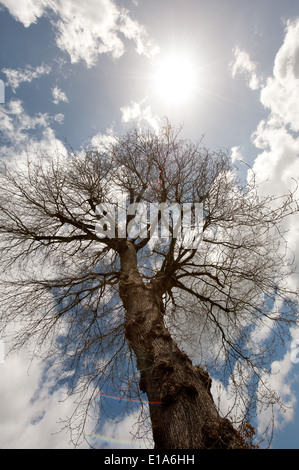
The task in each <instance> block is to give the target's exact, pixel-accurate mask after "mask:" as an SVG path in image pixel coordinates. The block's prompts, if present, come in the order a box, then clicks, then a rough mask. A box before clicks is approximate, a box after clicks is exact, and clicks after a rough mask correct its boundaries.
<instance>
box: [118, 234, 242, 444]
mask: <svg viewBox="0 0 299 470" xmlns="http://www.w3.org/2000/svg"><path fill="white" fill-rule="evenodd" d="M120 255H121V271H122V275H121V281H120V296H121V298H122V301H123V304H124V307H125V310H126V336H127V339H128V340H129V342H130V344H131V346H132V348H133V350H134V352H135V354H136V358H137V366H138V369H139V370H140V377H141V378H140V390H141V391H142V392H145V393H146V394H147V397H148V401H149V404H150V417H151V423H152V431H153V438H154V442H155V449H205V448H219V449H224V448H230V449H233V448H247V447H248V445H247V444H246V442H245V441H244V439H243V438H242V436H241V435H240V434H239V432H238V431H237V430H235V428H233V426H232V424H231V423H230V421H229V420H227V419H225V418H222V417H221V416H220V415H219V413H218V411H217V409H216V406H215V404H214V401H213V398H212V395H211V392H210V387H211V379H210V377H209V374H208V373H207V372H206V371H205V370H204V369H202V368H201V367H199V366H193V365H192V363H191V361H190V359H189V358H188V357H187V355H186V354H185V353H183V352H182V351H181V350H180V349H179V348H178V346H177V345H176V343H175V341H174V340H173V339H172V337H171V335H170V333H169V332H168V330H167V328H166V327H165V325H164V321H163V307H162V300H161V299H162V294H163V287H165V286H166V284H167V282H169V280H165V281H164V282H163V279H162V280H161V282H158V281H157V280H156V281H153V282H149V283H147V284H145V283H144V282H143V281H142V279H141V276H140V274H139V272H138V269H137V257H136V252H135V248H134V246H133V245H132V244H130V242H128V241H127V242H126V243H125V246H124V247H123V249H122V250H121V253H120ZM157 402H158V403H161V404H156V403H157ZM151 403H152V404H151Z"/></svg>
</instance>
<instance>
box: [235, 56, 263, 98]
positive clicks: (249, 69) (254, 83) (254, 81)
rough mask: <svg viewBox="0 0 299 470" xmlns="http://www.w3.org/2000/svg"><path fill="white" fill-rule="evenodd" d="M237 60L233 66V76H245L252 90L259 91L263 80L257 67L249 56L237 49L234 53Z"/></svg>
mask: <svg viewBox="0 0 299 470" xmlns="http://www.w3.org/2000/svg"><path fill="white" fill-rule="evenodd" d="M234 55H235V60H234V62H233V63H232V64H231V71H232V76H233V77H235V76H236V75H237V74H241V75H244V76H245V77H246V79H247V82H248V85H249V87H250V88H251V89H252V90H257V89H258V88H260V86H261V84H262V78H261V77H259V76H258V74H257V71H256V69H257V66H256V64H255V63H254V62H253V61H252V60H251V58H250V56H249V54H248V53H247V52H246V51H244V50H242V49H240V48H239V47H236V49H235V51H234Z"/></svg>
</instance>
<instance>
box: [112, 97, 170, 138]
mask: <svg viewBox="0 0 299 470" xmlns="http://www.w3.org/2000/svg"><path fill="white" fill-rule="evenodd" d="M142 104H143V101H142V102H141V103H136V102H135V101H132V102H131V104H130V105H129V106H124V107H122V108H121V109H120V111H121V113H122V122H125V123H128V122H137V123H138V124H139V125H142V123H143V122H145V123H146V124H147V125H149V126H151V127H152V128H153V129H154V130H155V131H158V130H159V128H160V123H161V120H160V118H159V117H158V116H157V115H156V116H155V115H153V113H152V109H151V107H150V106H149V105H148V106H146V107H142Z"/></svg>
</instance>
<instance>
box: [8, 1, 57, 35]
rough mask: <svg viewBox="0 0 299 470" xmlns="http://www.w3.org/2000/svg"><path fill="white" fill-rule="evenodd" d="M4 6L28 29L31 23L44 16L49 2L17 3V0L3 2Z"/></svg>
mask: <svg viewBox="0 0 299 470" xmlns="http://www.w3.org/2000/svg"><path fill="white" fill-rule="evenodd" d="M0 3H2V4H3V5H4V6H6V7H7V8H8V9H9V12H10V14H11V15H12V16H13V17H14V18H15V19H16V20H18V21H20V22H21V23H23V25H24V26H25V27H26V28H28V26H30V25H31V23H35V22H36V20H37V19H38V18H39V17H40V16H41V15H42V14H43V12H44V9H45V7H46V6H47V3H48V2H47V1H44V0H22V1H19V2H16V1H15V0H1V2H0Z"/></svg>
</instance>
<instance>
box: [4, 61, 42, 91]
mask: <svg viewBox="0 0 299 470" xmlns="http://www.w3.org/2000/svg"><path fill="white" fill-rule="evenodd" d="M2 72H3V73H5V75H6V78H7V85H8V86H11V87H12V89H13V91H15V90H16V89H17V88H18V87H19V86H20V84H21V83H24V82H27V83H30V82H32V80H34V79H35V78H39V77H41V76H42V75H45V74H49V73H50V72H51V67H50V66H49V65H45V64H42V65H39V66H38V67H35V68H34V67H31V66H30V65H27V66H26V67H25V69H24V70H20V69H18V70H15V69H2Z"/></svg>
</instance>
